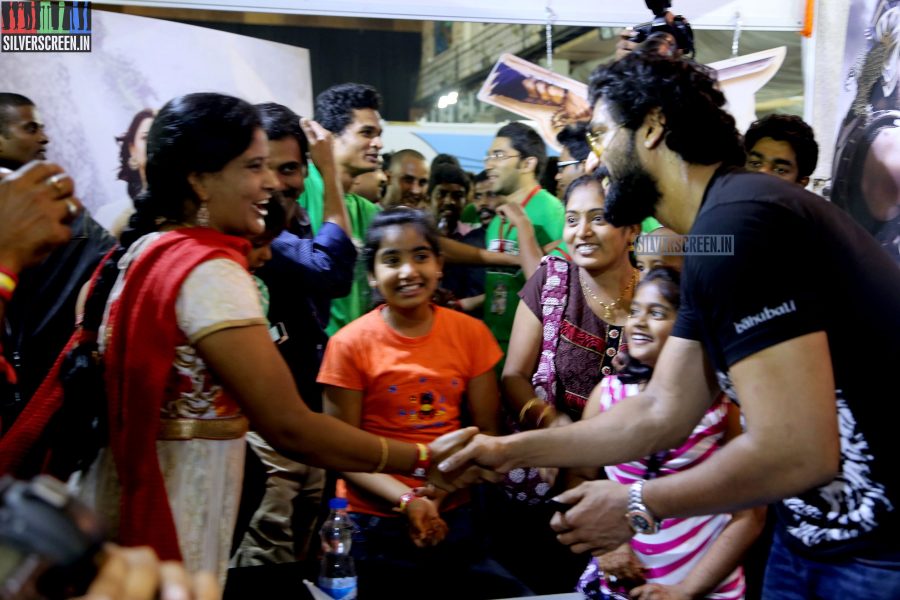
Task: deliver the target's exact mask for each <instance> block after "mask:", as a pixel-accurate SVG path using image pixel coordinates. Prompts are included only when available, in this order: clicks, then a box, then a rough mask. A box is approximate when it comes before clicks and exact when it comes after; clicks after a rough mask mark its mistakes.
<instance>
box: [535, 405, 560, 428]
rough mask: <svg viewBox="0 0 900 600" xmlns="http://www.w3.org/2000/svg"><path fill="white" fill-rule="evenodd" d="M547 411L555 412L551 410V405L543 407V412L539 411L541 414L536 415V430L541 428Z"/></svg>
mask: <svg viewBox="0 0 900 600" xmlns="http://www.w3.org/2000/svg"><path fill="white" fill-rule="evenodd" d="M548 410H553V411H555V410H556V409H555V408H553V405H552V404H548V405H547V406H545V407H544V410H542V411H541V414H540V415H538V418H537V421H535V423H534V426H535V427H536V428H539V427H540V426H541V421H543V420H544V417H546V416H547V411H548Z"/></svg>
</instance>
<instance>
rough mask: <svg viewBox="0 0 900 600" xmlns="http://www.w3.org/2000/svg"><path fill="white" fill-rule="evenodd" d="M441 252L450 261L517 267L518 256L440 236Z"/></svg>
mask: <svg viewBox="0 0 900 600" xmlns="http://www.w3.org/2000/svg"><path fill="white" fill-rule="evenodd" d="M440 243H441V254H443V256H444V259H446V260H447V262H451V263H462V264H472V265H497V266H501V267H518V266H519V257H518V256H516V255H514V254H507V253H505V252H490V251H488V250H485V249H484V248H478V247H475V246H470V245H469V244H464V243H463V242H457V241H456V240H451V239H450V238H448V237H443V236H441V238H440Z"/></svg>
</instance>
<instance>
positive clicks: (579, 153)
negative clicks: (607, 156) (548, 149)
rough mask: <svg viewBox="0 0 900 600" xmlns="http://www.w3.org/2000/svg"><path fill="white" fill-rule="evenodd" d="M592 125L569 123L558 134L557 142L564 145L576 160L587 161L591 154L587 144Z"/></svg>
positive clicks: (587, 123) (585, 122) (582, 122)
mask: <svg viewBox="0 0 900 600" xmlns="http://www.w3.org/2000/svg"><path fill="white" fill-rule="evenodd" d="M590 130H591V124H590V123H589V122H587V121H577V122H575V123H569V124H568V125H566V126H565V127H563V128H562V129H560V130H559V133H557V134H556V141H557V142H559V143H560V144H562V145H563V147H565V148H566V149H567V150H568V151H569V154H571V155H572V158H574V159H575V160H586V159H587V157H588V154H590V153H591V147H590V146H588V143H587V133H588V131H590Z"/></svg>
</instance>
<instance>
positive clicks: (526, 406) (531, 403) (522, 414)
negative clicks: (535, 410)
mask: <svg viewBox="0 0 900 600" xmlns="http://www.w3.org/2000/svg"><path fill="white" fill-rule="evenodd" d="M540 401H541V399H540V398H538V397H537V396H535V397H534V398H532V399H531V400H529V401H528V402H526V403H525V404H523V405H522V409H521V410H520V411H519V423H520V424H521V423H523V422H524V421H525V413H527V412H528V409H529V408H531V407H532V406H534V405H535V403H537V402H540Z"/></svg>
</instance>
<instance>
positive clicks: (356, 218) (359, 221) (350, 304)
mask: <svg viewBox="0 0 900 600" xmlns="http://www.w3.org/2000/svg"><path fill="white" fill-rule="evenodd" d="M324 198H325V182H324V181H323V180H322V175H321V173H319V171H318V169H316V167H315V165H313V164H312V163H310V165H309V175H307V177H306V179H305V180H304V190H303V193H302V194H300V198H298V199H297V202H299V203H300V206H302V207H303V208H305V209H306V212H307V213H308V214H309V221H310V225H311V226H312V230H313V233H319V229H321V228H322V221H323V206H322V204H323V201H324ZM344 202H345V203H346V205H347V214H348V215H349V216H350V229H351V231H352V232H353V236H352V237H353V245H354V246H356V252H357V257H356V266H355V267H354V269H353V285H352V287H351V288H350V293H349V294H348V295H346V296H344V297H343V298H335V299H334V300H332V301H331V318H330V319H329V321H328V327H326V328H325V332H326V333H327V334H328V335H334V334H335V333H336V332H337V330H338V329H340V328H341V327H343V326H344V325H346V324H347V323H349V322H350V321H352V320H354V319H357V318H359V317H361V316H362V315H363V314H365V313H366V312H368V311H369V304H370V303H371V294H370V290H369V277H368V274H367V273H366V263H365V259H364V258H363V253H362V250H363V247H364V245H365V241H366V232H367V231H369V224H370V223H371V222H372V219H374V218H375V215H377V214H378V213H379V212H380V211H381V207H379V206H378V205H377V204H375V203H373V202H371V201H369V200H367V199H366V198H363V197H362V196H357V195H356V194H344Z"/></svg>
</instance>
